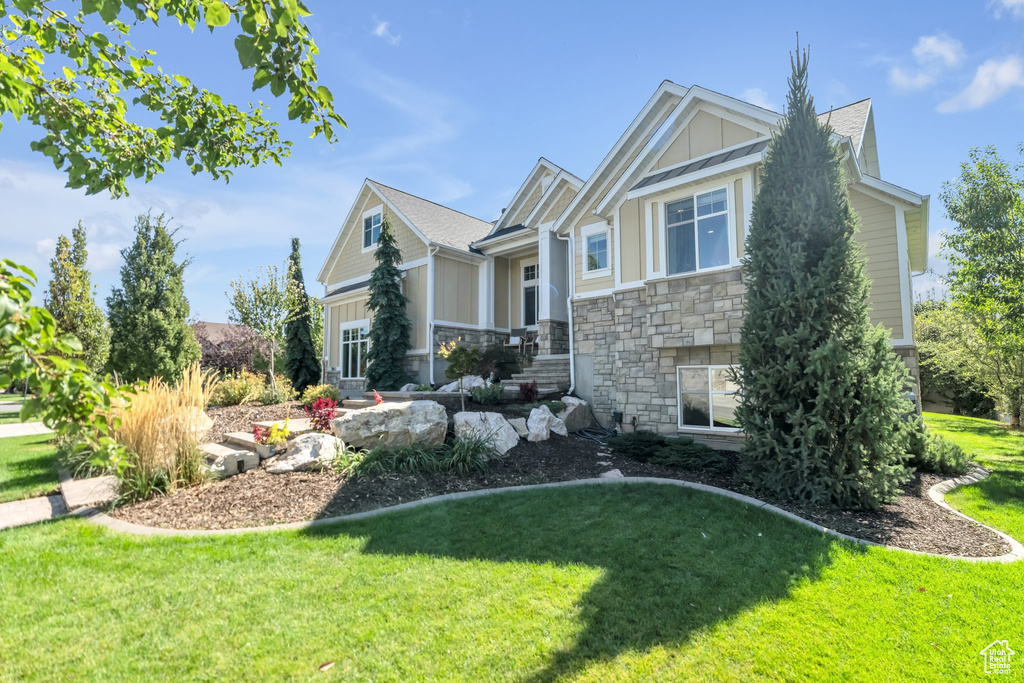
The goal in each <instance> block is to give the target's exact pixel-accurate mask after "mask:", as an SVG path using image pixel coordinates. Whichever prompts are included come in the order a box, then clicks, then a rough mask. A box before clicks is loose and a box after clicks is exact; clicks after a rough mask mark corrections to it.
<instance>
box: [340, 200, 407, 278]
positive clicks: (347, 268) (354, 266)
mask: <svg viewBox="0 0 1024 683" xmlns="http://www.w3.org/2000/svg"><path fill="white" fill-rule="evenodd" d="M378 205H382V206H384V209H383V210H384V212H385V213H386V214H387V216H388V218H389V219H390V220H391V226H392V230H393V231H394V235H395V241H396V242H397V243H398V248H399V250H400V251H401V252H402V260H403V261H405V262H409V261H415V260H417V259H421V258H423V257H425V256H426V255H427V245H426V244H425V243H424V242H423V240H421V239H420V238H419V237H418V236H417V235H416V233H415V232H413V231H412V229H411V228H410V227H409V226H408V225H406V224H405V222H404V221H402V219H401V218H399V217H398V216H396V215H395V213H394V212H393V211H391V210H390V209H388V208H387V206H386V205H384V201H383V200H382V199H381V197H380V196H379V195H378V194H377V193H376V192H374V191H373V190H371V189H370V188H365V189H364V190H363V193H362V194H361V195H360V196H359V199H358V200H357V206H358V208H357V209H356V211H355V217H354V223H353V224H350V225H345V226H344V228H343V229H344V230H347V231H351V234H348V235H346V236H345V237H343V238H342V242H343V246H340V247H339V248H340V249H341V254H340V255H338V257H337V260H336V261H335V263H334V266H333V268H331V272H330V273H329V274H328V276H327V282H328V283H337V282H346V281H348V280H352V279H354V278H358V277H361V276H364V275H365V276H369V275H370V273H371V272H372V271H373V268H374V266H376V265H377V262H376V261H375V260H374V258H373V251H367V252H366V253H363V212H365V211H368V210H369V209H372V208H373V207H375V206H378Z"/></svg>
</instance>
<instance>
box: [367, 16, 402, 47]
mask: <svg viewBox="0 0 1024 683" xmlns="http://www.w3.org/2000/svg"><path fill="white" fill-rule="evenodd" d="M390 26H391V24H390V23H389V22H387V21H378V22H377V26H376V28H374V29H373V35H375V36H377V37H378V38H383V39H384V40H386V41H388V43H390V44H391V45H398V44H399V43H400V42H402V34H401V33H398V34H395V33H392V32H391V29H390V28H389V27H390Z"/></svg>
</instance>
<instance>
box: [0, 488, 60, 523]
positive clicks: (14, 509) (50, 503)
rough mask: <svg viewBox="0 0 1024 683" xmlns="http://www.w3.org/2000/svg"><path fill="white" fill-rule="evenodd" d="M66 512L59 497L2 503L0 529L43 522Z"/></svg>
mask: <svg viewBox="0 0 1024 683" xmlns="http://www.w3.org/2000/svg"><path fill="white" fill-rule="evenodd" d="M67 511H68V508H67V506H66V505H64V499H63V498H62V497H61V496H40V497H39V498H29V499H28V500H16V501H14V502H13V503H3V504H0V529H7V528H9V527H14V526H22V525H23V524H35V523H36V522H43V521H46V520H47V519H53V518H54V517H59V516H60V515H63V514H66V513H67Z"/></svg>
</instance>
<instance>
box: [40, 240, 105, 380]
mask: <svg viewBox="0 0 1024 683" xmlns="http://www.w3.org/2000/svg"><path fill="white" fill-rule="evenodd" d="M71 237H72V239H71V240H69V239H68V238H67V237H66V236H65V235H61V236H60V237H59V238H57V250H56V253H55V254H54V256H53V259H52V260H51V261H50V272H51V273H53V277H52V278H51V279H50V286H49V289H48V290H47V291H46V298H45V305H46V309H47V310H48V311H50V313H51V314H52V315H53V319H54V321H56V323H57V331H58V333H60V334H70V335H73V336H74V337H76V338H77V339H78V340H79V341H80V342H81V343H82V353H81V354H79V357H80V358H81V359H82V361H83V362H84V363H85V364H86V366H88V368H89V369H90V370H92V371H93V372H100V371H101V370H102V369H103V367H104V366H105V365H106V364H107V357H108V356H109V355H110V327H109V326H108V325H107V318H106V316H105V315H103V311H102V310H101V309H100V307H99V306H97V305H96V291H95V288H94V287H93V285H92V281H91V274H90V273H89V270H88V268H87V261H88V257H89V253H88V251H87V249H86V245H85V227H83V226H82V223H81V221H79V223H78V225H77V226H76V227H74V228H72V230H71Z"/></svg>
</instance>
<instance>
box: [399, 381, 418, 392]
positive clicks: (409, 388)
mask: <svg viewBox="0 0 1024 683" xmlns="http://www.w3.org/2000/svg"><path fill="white" fill-rule="evenodd" d="M418 386H419V384H416V383H415V382H409V383H408V384H403V385H402V388H401V389H399V391H402V392H405V391H416V387H418Z"/></svg>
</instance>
